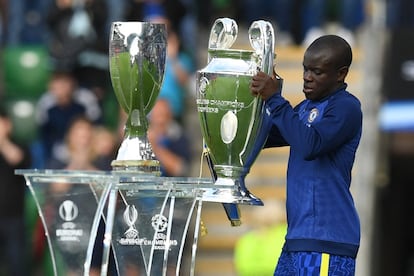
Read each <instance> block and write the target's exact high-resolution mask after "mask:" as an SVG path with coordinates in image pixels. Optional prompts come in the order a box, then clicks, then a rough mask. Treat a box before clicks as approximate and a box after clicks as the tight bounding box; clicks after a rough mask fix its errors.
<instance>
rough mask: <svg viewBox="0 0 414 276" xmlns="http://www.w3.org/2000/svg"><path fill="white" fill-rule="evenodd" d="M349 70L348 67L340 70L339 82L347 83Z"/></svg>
mask: <svg viewBox="0 0 414 276" xmlns="http://www.w3.org/2000/svg"><path fill="white" fill-rule="evenodd" d="M348 70H349V67H348V66H342V67H341V68H339V69H338V81H339V82H344V81H345V78H346V75H348Z"/></svg>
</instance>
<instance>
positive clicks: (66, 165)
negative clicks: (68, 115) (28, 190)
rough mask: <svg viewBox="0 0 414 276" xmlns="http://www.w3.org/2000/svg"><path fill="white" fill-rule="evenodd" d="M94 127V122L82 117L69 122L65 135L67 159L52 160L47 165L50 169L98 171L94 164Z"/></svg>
mask: <svg viewBox="0 0 414 276" xmlns="http://www.w3.org/2000/svg"><path fill="white" fill-rule="evenodd" d="M93 130H94V126H93V124H92V122H91V121H90V120H89V119H87V118H86V117H84V116H82V115H78V116H75V117H74V118H72V120H71V121H70V122H69V125H68V128H67V132H66V133H65V135H64V136H65V139H64V143H65V147H66V148H67V158H66V159H63V160H62V159H55V158H51V159H50V160H49V162H48V164H47V168H48V169H67V170H97V168H96V167H95V165H94V164H93V156H94V154H93V147H92V142H93V140H92V138H93Z"/></svg>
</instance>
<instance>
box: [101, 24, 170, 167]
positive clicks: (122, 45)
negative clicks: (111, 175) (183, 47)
mask: <svg viewBox="0 0 414 276" xmlns="http://www.w3.org/2000/svg"><path fill="white" fill-rule="evenodd" d="M166 49H167V34H166V28H165V25H164V24H156V23H149V22H113V23H112V26H111V34H110V42H109V70H110V75H111V81H112V86H113V89H114V91H115V95H116V97H117V99H118V102H119V104H120V106H121V107H122V109H123V110H124V111H125V112H126V113H127V114H128V119H127V121H126V124H125V134H124V139H123V141H122V144H121V146H120V148H119V150H118V155H117V158H116V160H114V161H113V162H112V168H113V169H114V170H132V171H139V172H144V173H151V174H155V175H158V174H159V172H160V166H159V162H158V160H156V158H155V156H154V153H153V151H152V148H151V145H150V143H149V141H148V138H147V130H148V121H147V115H148V113H149V112H150V111H151V109H152V108H153V106H154V104H155V101H156V99H157V97H158V94H159V91H160V87H161V84H162V81H163V78H164V69H165V61H166V51H167V50H166Z"/></svg>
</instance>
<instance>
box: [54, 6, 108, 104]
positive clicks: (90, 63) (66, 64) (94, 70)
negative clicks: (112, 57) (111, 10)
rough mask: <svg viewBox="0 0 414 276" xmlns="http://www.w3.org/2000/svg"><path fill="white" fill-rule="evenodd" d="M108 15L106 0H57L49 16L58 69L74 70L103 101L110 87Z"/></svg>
mask: <svg viewBox="0 0 414 276" xmlns="http://www.w3.org/2000/svg"><path fill="white" fill-rule="evenodd" d="M107 15H108V12H107V6H106V2H105V1H102V0H55V2H54V3H53V4H52V5H51V8H50V9H49V12H48V17H47V23H48V27H49V29H50V40H49V43H48V49H49V52H50V55H51V58H52V63H53V66H54V68H55V69H57V70H71V71H73V72H74V75H75V76H76V78H77V79H78V81H79V84H80V85H81V86H83V87H86V88H89V89H90V90H92V91H93V92H94V93H95V94H96V96H97V98H98V99H99V100H100V101H101V100H103V98H104V96H105V92H106V90H107V89H108V87H109V86H110V82H109V73H108V68H109V65H108V45H109V43H108V30H107V28H106V27H107V25H106V23H107V21H106V20H107Z"/></svg>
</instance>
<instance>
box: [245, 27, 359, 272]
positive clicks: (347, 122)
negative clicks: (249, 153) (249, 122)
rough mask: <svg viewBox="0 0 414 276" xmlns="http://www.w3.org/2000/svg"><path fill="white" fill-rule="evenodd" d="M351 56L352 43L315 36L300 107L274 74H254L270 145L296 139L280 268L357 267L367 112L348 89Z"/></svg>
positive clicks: (253, 83) (306, 59) (323, 269)
mask: <svg viewBox="0 0 414 276" xmlns="http://www.w3.org/2000/svg"><path fill="white" fill-rule="evenodd" d="M351 62H352V50H351V47H350V46H349V44H348V43H347V42H346V41H345V40H344V39H342V38H340V37H339V36H335V35H326V36H322V37H320V38H318V39H316V40H315V41H314V42H313V43H311V45H310V46H309V47H308V48H307V50H306V51H305V55H304V59H303V69H304V71H303V80H304V84H303V93H304V94H305V97H306V99H305V100H304V101H302V102H301V103H300V104H299V105H298V106H296V107H295V108H292V106H291V105H290V104H289V102H288V101H287V100H286V99H284V98H283V96H282V95H281V90H282V80H281V79H280V78H279V77H278V76H277V74H276V73H275V74H274V75H273V76H268V75H267V74H265V73H263V72H258V73H257V74H256V75H255V76H254V77H253V78H252V81H251V92H252V94H253V95H255V96H259V97H261V98H262V99H263V100H265V108H266V115H265V122H268V123H269V124H268V125H269V128H267V129H266V128H264V131H268V132H269V136H268V139H267V142H266V145H265V147H271V146H284V145H289V146H290V156H289V164H288V172H287V202H286V204H287V205H286V207H287V220H288V231H287V235H286V240H285V244H284V246H283V252H282V254H281V256H280V258H279V262H278V265H277V267H276V270H275V275H283V276H286V275H328V273H329V275H354V273H355V259H356V256H357V252H358V248H359V241H360V223H359V218H358V214H357V211H356V208H355V206H354V202H353V198H352V195H351V193H350V190H349V188H350V184H351V170H352V166H353V163H354V159H355V153H356V150H357V147H358V144H359V141H360V138H361V130H362V111H361V106H360V102H359V100H358V99H357V98H356V97H354V96H353V95H351V94H350V93H349V92H348V91H346V88H347V84H346V83H345V78H346V76H347V73H348V70H349V67H350V65H351ZM339 270H340V271H341V273H340V274H337V271H339ZM314 273H316V274H314Z"/></svg>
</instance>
